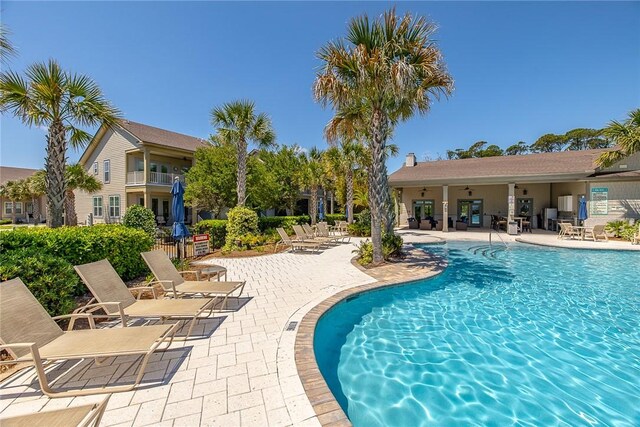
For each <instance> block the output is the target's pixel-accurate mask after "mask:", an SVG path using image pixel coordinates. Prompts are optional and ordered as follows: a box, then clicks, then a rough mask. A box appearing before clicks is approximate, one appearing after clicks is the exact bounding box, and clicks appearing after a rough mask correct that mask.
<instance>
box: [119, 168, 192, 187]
mask: <svg viewBox="0 0 640 427" xmlns="http://www.w3.org/2000/svg"><path fill="white" fill-rule="evenodd" d="M175 177H178V178H179V179H180V182H181V183H183V184H184V183H185V180H184V175H181V174H177V173H162V172H149V180H148V181H147V184H153V185H173V180H174V179H175ZM144 183H145V182H144V172H143V171H135V172H127V185H142V184H144Z"/></svg>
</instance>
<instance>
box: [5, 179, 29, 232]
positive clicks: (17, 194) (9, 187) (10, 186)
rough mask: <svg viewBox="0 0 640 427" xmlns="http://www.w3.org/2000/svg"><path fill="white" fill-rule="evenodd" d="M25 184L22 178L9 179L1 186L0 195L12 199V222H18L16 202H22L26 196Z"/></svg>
mask: <svg viewBox="0 0 640 427" xmlns="http://www.w3.org/2000/svg"><path fill="white" fill-rule="evenodd" d="M23 189H24V186H23V185H22V183H21V182H20V180H16V181H7V182H5V183H4V184H3V185H2V186H0V195H1V196H2V197H3V198H5V199H9V201H11V205H12V206H11V222H13V223H14V224H15V223H16V202H21V201H22V199H23V198H24V195H23V194H24V193H23Z"/></svg>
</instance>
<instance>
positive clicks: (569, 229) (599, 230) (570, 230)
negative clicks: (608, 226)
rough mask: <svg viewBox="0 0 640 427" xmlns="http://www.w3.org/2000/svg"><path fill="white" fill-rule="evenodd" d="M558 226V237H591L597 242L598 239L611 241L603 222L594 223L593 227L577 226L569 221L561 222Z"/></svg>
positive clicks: (581, 238)
mask: <svg viewBox="0 0 640 427" xmlns="http://www.w3.org/2000/svg"><path fill="white" fill-rule="evenodd" d="M558 227H559V228H560V230H559V231H558V239H574V238H579V239H580V240H584V239H587V238H588V239H591V240H593V241H594V242H597V241H598V239H602V240H604V241H609V236H607V232H606V231H605V229H604V227H605V226H604V225H603V224H598V225H594V226H593V227H577V226H574V225H572V224H570V223H568V222H559V223H558Z"/></svg>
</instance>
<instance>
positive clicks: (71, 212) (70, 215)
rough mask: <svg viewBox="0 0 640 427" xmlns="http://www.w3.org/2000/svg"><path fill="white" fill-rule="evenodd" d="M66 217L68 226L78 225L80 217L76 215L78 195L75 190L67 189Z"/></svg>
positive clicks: (65, 200)
mask: <svg viewBox="0 0 640 427" xmlns="http://www.w3.org/2000/svg"><path fill="white" fill-rule="evenodd" d="M64 215H65V221H64V223H65V224H66V225H78V215H77V214H76V195H75V194H74V192H73V190H70V189H68V188H67V191H66V196H65V198H64Z"/></svg>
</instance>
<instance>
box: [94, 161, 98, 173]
mask: <svg viewBox="0 0 640 427" xmlns="http://www.w3.org/2000/svg"><path fill="white" fill-rule="evenodd" d="M93 174H94V175H95V176H98V162H93Z"/></svg>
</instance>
